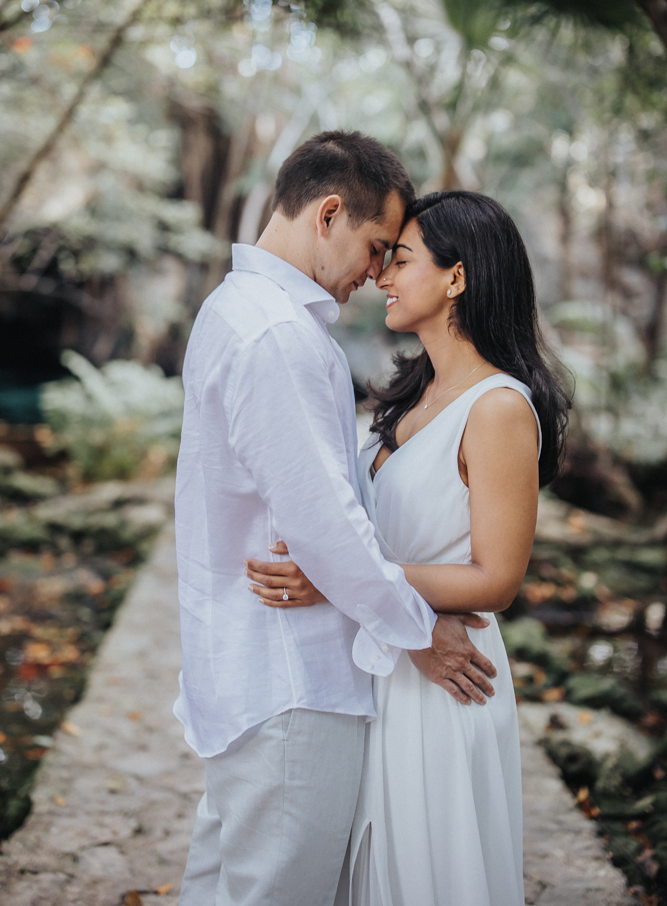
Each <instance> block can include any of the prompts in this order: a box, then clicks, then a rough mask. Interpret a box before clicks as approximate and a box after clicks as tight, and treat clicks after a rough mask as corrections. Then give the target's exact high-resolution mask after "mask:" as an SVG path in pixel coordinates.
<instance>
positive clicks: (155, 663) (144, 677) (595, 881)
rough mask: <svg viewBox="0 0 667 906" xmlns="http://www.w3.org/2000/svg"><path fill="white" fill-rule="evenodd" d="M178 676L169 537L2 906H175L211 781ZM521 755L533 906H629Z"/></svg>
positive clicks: (43, 804)
mask: <svg viewBox="0 0 667 906" xmlns="http://www.w3.org/2000/svg"><path fill="white" fill-rule="evenodd" d="M179 664H180V644H179V637H178V605H177V599H176V570H175V551H174V536H173V526H170V527H169V528H168V529H166V530H165V531H164V532H163V534H162V535H161V537H160V539H159V540H158V542H157V544H156V546H155V548H154V550H153V554H152V556H151V558H150V560H149V562H148V563H147V564H146V566H145V567H144V568H143V570H142V571H141V573H140V574H139V577H138V579H137V581H136V583H135V585H134V587H133V588H132V590H131V592H130V594H129V595H128V598H127V600H126V601H125V603H124V605H123V606H122V608H121V610H120V611H119V613H118V615H117V619H116V622H115V624H114V626H113V628H112V629H111V630H110V631H109V633H108V634H107V636H106V638H105V640H104V642H103V644H102V646H101V648H100V651H99V653H98V656H97V659H96V662H95V666H94V668H93V670H92V671H91V674H90V677H89V684H88V690H87V692H86V695H85V697H84V698H83V700H82V701H81V702H80V703H79V704H78V705H76V707H74V708H73V709H72V711H71V712H70V714H69V717H68V719H69V723H70V724H73V725H74V727H73V729H74V732H77V728H79V729H80V731H81V732H80V735H78V736H73V735H69V734H67V733H65V732H63V731H59V732H58V734H57V737H56V742H55V746H54V748H53V750H52V751H51V752H50V753H49V754H48V756H47V757H46V758H45V759H44V762H43V764H42V766H41V768H40V772H39V775H38V780H37V784H36V787H35V790H34V793H33V803H34V805H33V810H32V813H31V815H30V817H29V818H28V820H27V822H26V824H25V825H24V826H23V827H22V828H21V829H20V830H19V831H17V833H16V834H14V836H13V837H12V838H11V840H9V841H7V842H6V843H5V844H4V846H3V855H2V857H0V902H2V904H3V906H120V904H121V903H122V902H123V897H124V896H125V895H126V894H127V893H128V892H129V891H130V890H137V891H138V893H139V894H140V896H141V899H142V901H143V903H144V904H145V906H157V904H162V906H168V904H169V903H172V904H174V903H176V901H177V896H178V890H179V886H180V879H181V875H182V872H183V867H184V864H185V858H186V855H187V849H188V844H189V838H190V832H191V829H192V825H193V822H194V810H195V806H196V803H197V801H198V799H199V796H200V795H201V789H202V783H203V770H202V765H201V762H200V760H199V759H198V758H197V756H196V755H195V754H194V753H193V752H192V751H191V750H190V749H189V748H188V747H187V746H186V745H185V743H184V741H183V734H182V728H181V726H180V724H178V723H177V722H176V720H175V719H174V717H173V716H172V713H171V707H172V702H173V700H174V698H175V696H176V693H177V680H176V678H177V674H178V669H179ZM531 726H533V729H532V730H531ZM522 752H523V770H524V790H525V800H524V816H525V817H524V821H525V875H526V903H527V904H534V906H628V904H629V903H631V902H632V901H631V900H629V899H628V898H627V896H626V895H625V893H624V891H625V883H624V878H623V875H622V874H621V873H620V872H619V871H618V870H617V869H615V868H614V867H613V866H612V865H611V864H610V863H609V862H608V860H607V859H606V857H605V856H604V853H603V850H602V846H601V843H600V841H599V839H598V838H597V837H596V835H595V827H594V825H593V824H592V823H591V822H590V821H587V820H586V818H584V816H583V815H582V814H581V812H579V811H578V810H577V809H576V807H575V806H574V803H573V800H572V797H571V796H570V794H569V792H568V791H567V790H566V788H565V787H564V786H563V784H562V783H561V781H560V779H559V778H558V775H557V771H556V769H555V767H554V766H553V764H551V762H550V761H549V760H548V759H547V757H546V755H545V754H544V753H543V751H542V750H541V748H540V747H539V746H538V745H537V744H536V739H535V733H534V721H533V722H532V723H530V722H527V721H524V722H523V726H522ZM58 803H60V804H58ZM170 884H173V887H172V888H171V889H170V890H167V889H166V888H167V887H168V885H170ZM158 888H161V889H162V891H163V895H160V894H158V893H157V889H158ZM285 906H288V904H285ZM415 906H418V904H415ZM461 906H463V904H461ZM466 906H474V904H466Z"/></svg>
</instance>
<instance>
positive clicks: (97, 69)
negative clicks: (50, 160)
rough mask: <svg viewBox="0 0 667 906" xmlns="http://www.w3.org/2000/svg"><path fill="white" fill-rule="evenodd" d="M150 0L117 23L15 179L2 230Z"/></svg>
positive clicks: (1, 212)
mask: <svg viewBox="0 0 667 906" xmlns="http://www.w3.org/2000/svg"><path fill="white" fill-rule="evenodd" d="M150 2H151V0H140V2H139V3H138V4H137V6H135V8H134V10H133V11H132V13H130V15H129V16H128V17H127V18H126V19H125V21H124V22H122V23H121V24H120V25H119V26H118V28H117V29H116V30H115V32H114V33H113V35H112V36H111V39H110V41H109V43H108V44H107V46H106V48H105V50H104V51H103V53H102V54H101V55H100V56H99V57H98V58H97V63H96V64H95V66H94V67H93V69H91V71H90V72H89V73H88V75H87V76H86V77H85V78H84V80H83V81H82V82H81V84H80V85H79V89H78V91H77V92H76V94H75V95H74V97H73V98H72V100H71V101H70V103H69V104H68V106H67V107H66V109H65V111H64V112H63V113H62V114H61V116H60V119H59V120H58V122H57V123H56V125H55V127H54V128H53V129H52V130H51V132H50V133H49V135H47V137H46V138H45V139H44V141H43V142H42V144H41V146H40V147H39V148H38V149H37V151H36V152H35V153H34V154H33V156H32V157H31V158H30V160H29V161H28V163H27V164H26V166H25V168H24V169H23V172H22V173H21V174H20V175H19V177H18V179H17V180H16V183H15V184H14V188H13V189H12V191H11V192H10V193H9V196H8V197H7V198H6V199H5V201H4V203H3V205H2V207H1V208H0V234H1V232H2V230H3V228H4V225H5V223H6V222H7V220H8V219H9V217H10V216H11V215H12V214H13V212H14V209H15V208H16V206H17V204H18V203H19V201H20V200H21V198H22V196H23V193H24V192H25V190H26V189H27V187H28V185H29V183H30V181H31V180H32V177H33V176H34V174H35V172H36V170H37V168H38V167H39V165H40V164H41V163H42V161H43V160H45V159H46V158H47V157H48V156H49V154H50V153H51V152H52V151H53V149H54V147H55V146H56V144H57V142H58V139H59V138H60V136H61V135H62V133H63V132H64V131H65V129H67V127H68V126H69V124H70V123H71V121H72V118H73V117H74V114H75V112H76V110H77V109H78V107H79V106H80V104H81V102H82V101H83V100H84V98H85V97H86V95H87V93H88V91H89V89H90V88H91V86H92V85H93V84H94V82H96V81H97V79H98V78H99V77H100V75H101V74H102V72H103V71H104V70H105V69H106V67H107V66H108V65H109V63H110V62H111V59H112V57H113V55H114V54H115V53H116V51H117V50H118V48H119V47H120V45H121V44H122V43H123V40H124V38H125V33H126V32H127V30H128V28H130V26H131V25H133V24H134V22H135V21H136V20H137V17H138V16H139V14H140V13H141V12H142V10H143V9H144V7H145V6H147V5H148V3H150Z"/></svg>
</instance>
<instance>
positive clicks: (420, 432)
mask: <svg viewBox="0 0 667 906" xmlns="http://www.w3.org/2000/svg"><path fill="white" fill-rule="evenodd" d="M500 375H503V376H504V377H511V375H507V374H506V373H505V372H504V371H497V372H496V373H495V374H490V375H489V376H488V377H485V378H482V380H481V381H477V383H476V384H473V385H472V386H471V387H468V389H467V390H464V391H463V393H461V394H459V396H457V397H456V399H455V400H452V401H451V403H448V404H447V405H446V406H445V407H444V408H443V409H441V410H440V412H438V414H437V415H435V416H434V417H433V418H432V419H431V421H430V422H427V423H426V424H425V425H424V427H423V428H420V429H419V431H415V433H414V434H411V435H410V437H408V439H407V440H405V441H403V443H402V444H400V446H398V447H396V449H395V450H394V452H393V453H390V454H389V456H388V457H387V458H386V459H385V461H384V462H383V463H382V465H381V466H380V468H379V469H376V470H375V474H374V475H373V474H371V471H370V470H371V468H373V463H374V462H375V459H376V458H377V453H376V454H375V457H374V458H373V462H371V465H370V468H369V470H368V474H369V475H370V478H371V484H373V485H374V484H375V481H376V480H377V477H378V475H379V474H380V472H381V471H382V470H383V469H384V467H385V466H386V465H387V463H388V462H389V460H390V459H391V458H392V457H393V456H396V454H397V453H398V452H399V450H402V449H403V448H404V447H407V445H408V444H409V443H410V441H411V440H414V439H415V437H419V435H420V434H422V433H423V432H424V431H426V429H427V428H429V427H430V426H431V425H432V424H433V423H434V422H437V421H438V419H439V418H440V416H441V415H442V414H443V412H447V410H448V409H451V408H452V406H455V405H456V403H458V401H459V400H461V399H463V397H464V396H465V395H466V393H470V391H471V390H474V389H475V387H479V385H480V384H483V383H484V382H485V381H490V380H491V378H494V377H499V376H500ZM380 449H381V448H380ZM378 452H379V451H378Z"/></svg>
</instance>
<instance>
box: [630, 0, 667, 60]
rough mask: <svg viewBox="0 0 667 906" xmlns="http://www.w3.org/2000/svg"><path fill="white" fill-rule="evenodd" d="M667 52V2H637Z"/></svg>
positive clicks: (659, 0) (644, 0)
mask: <svg viewBox="0 0 667 906" xmlns="http://www.w3.org/2000/svg"><path fill="white" fill-rule="evenodd" d="M637 3H638V4H639V5H640V6H641V8H642V9H643V10H644V12H645V13H646V15H647V16H648V18H649V19H650V20H651V23H652V24H653V28H654V29H655V31H656V34H657V35H658V37H659V38H660V40H661V41H662V43H663V44H664V45H665V49H666V50H667V0H637Z"/></svg>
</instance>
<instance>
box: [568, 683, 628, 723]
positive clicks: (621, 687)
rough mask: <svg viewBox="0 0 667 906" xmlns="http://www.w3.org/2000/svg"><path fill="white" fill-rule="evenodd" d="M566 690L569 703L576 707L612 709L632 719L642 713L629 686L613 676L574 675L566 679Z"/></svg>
mask: <svg viewBox="0 0 667 906" xmlns="http://www.w3.org/2000/svg"><path fill="white" fill-rule="evenodd" d="M565 688H566V690H567V694H568V699H569V701H571V702H572V703H573V704H575V705H585V706H587V707H589V708H610V709H611V710H612V711H614V712H615V713H616V714H620V715H621V716H622V717H627V718H630V719H633V718H634V719H636V718H637V717H639V715H640V714H641V711H642V707H641V702H640V701H639V699H638V698H637V697H636V696H635V695H634V694H633V693H632V690H631V689H630V688H629V687H628V685H627V684H626V683H624V682H622V681H621V680H618V679H616V678H615V677H613V676H601V675H600V674H598V673H588V672H585V671H582V672H580V673H573V674H572V676H569V677H568V678H567V679H566V681H565Z"/></svg>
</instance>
